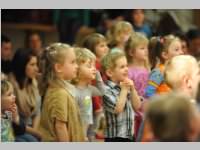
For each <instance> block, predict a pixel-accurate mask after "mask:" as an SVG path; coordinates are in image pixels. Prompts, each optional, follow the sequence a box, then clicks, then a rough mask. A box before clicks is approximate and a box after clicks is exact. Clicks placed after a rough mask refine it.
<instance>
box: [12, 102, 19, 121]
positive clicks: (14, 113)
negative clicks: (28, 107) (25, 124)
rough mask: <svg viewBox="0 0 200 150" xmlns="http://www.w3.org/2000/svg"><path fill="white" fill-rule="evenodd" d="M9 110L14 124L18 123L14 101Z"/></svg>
mask: <svg viewBox="0 0 200 150" xmlns="http://www.w3.org/2000/svg"><path fill="white" fill-rule="evenodd" d="M11 112H12V121H13V122H14V123H16V124H18V123H19V114H18V111H17V105H16V104H15V103H14V104H13V106H12V108H11Z"/></svg>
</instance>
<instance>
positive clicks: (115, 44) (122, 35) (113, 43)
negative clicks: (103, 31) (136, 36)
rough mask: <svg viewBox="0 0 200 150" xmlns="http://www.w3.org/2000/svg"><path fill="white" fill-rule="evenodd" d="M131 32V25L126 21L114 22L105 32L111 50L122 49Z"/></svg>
mask: <svg viewBox="0 0 200 150" xmlns="http://www.w3.org/2000/svg"><path fill="white" fill-rule="evenodd" d="M133 32H134V30H133V27H132V25H131V24H130V23H129V22H127V21H118V22H116V23H114V25H113V26H112V27H111V29H109V30H108V32H107V39H108V45H109V47H110V48H111V51H124V48H125V44H126V42H127V41H128V39H129V37H130V35H131V34H132V33H133Z"/></svg>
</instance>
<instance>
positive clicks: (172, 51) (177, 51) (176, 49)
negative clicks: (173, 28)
mask: <svg viewBox="0 0 200 150" xmlns="http://www.w3.org/2000/svg"><path fill="white" fill-rule="evenodd" d="M182 54H183V51H182V46H181V42H180V41H177V40H176V41H173V42H172V43H171V44H170V45H169V48H168V50H167V53H166V55H165V56H164V58H165V60H169V59H171V58H172V57H174V56H178V55H182Z"/></svg>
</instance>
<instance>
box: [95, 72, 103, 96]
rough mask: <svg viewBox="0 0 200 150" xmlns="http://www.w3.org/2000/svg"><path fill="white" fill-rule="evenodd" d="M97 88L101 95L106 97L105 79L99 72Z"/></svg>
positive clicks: (97, 74)
mask: <svg viewBox="0 0 200 150" xmlns="http://www.w3.org/2000/svg"><path fill="white" fill-rule="evenodd" d="M96 87H97V88H98V89H99V91H100V92H101V95H104V93H105V84H104V82H103V79H102V77H101V74H100V72H99V71H98V70H97V73H96Z"/></svg>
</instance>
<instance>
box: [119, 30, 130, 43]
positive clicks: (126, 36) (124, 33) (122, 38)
mask: <svg viewBox="0 0 200 150" xmlns="http://www.w3.org/2000/svg"><path fill="white" fill-rule="evenodd" d="M130 35H131V31H130V30H129V29H126V30H124V31H122V32H121V33H120V34H119V38H118V41H119V42H120V43H123V44H125V43H126V42H127V41H128V39H129V37H130Z"/></svg>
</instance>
